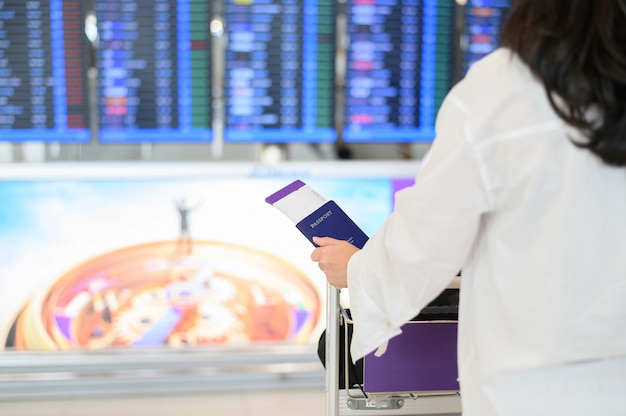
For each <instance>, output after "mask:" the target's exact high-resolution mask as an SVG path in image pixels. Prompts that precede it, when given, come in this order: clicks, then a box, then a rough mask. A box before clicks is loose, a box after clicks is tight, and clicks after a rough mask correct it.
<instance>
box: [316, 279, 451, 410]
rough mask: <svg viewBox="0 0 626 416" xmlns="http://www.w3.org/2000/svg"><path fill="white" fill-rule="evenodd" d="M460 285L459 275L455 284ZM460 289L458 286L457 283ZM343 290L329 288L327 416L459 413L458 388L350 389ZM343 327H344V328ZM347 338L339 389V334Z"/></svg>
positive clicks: (326, 357)
mask: <svg viewBox="0 0 626 416" xmlns="http://www.w3.org/2000/svg"><path fill="white" fill-rule="evenodd" d="M454 285H458V278H457V279H455V281H454V283H453V285H451V287H454ZM456 287H457V288H458V286H456ZM339 298H340V292H339V290H337V289H335V288H334V287H332V286H331V285H327V289H326V356H325V359H326V361H325V362H326V416H342V415H347V416H350V415H354V416H358V415H363V416H366V415H367V416H392V415H444V414H445V415H460V414H461V401H460V394H459V391H458V390H442V391H415V392H397V393H395V392H390V393H380V394H378V393H366V392H364V391H362V390H360V389H354V388H351V386H350V383H349V380H348V374H349V371H348V368H347V367H348V362H349V357H348V351H349V343H348V331H347V325H349V324H352V321H351V318H350V317H349V316H348V315H347V314H346V313H345V311H343V309H342V308H341V306H340V302H339ZM342 327H343V330H342ZM341 336H344V337H345V339H344V341H345V345H346V348H345V356H344V357H343V363H344V364H343V365H345V367H346V368H345V371H344V374H345V378H346V380H345V382H344V386H345V388H340V383H339V366H340V365H341V360H340V357H339V354H340V352H339V351H340V349H339V342H340V337H341Z"/></svg>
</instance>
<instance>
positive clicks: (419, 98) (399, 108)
mask: <svg viewBox="0 0 626 416" xmlns="http://www.w3.org/2000/svg"><path fill="white" fill-rule="evenodd" d="M347 17H348V37H349V40H348V51H347V52H348V53H347V63H346V88H345V108H344V114H345V127H344V131H343V138H344V140H345V141H346V142H422V141H423V142H429V141H432V140H433V139H434V137H435V127H434V125H435V117H436V113H437V111H438V109H439V106H440V105H441V102H442V101H443V98H444V96H445V95H446V93H447V92H448V91H449V89H450V87H451V84H452V78H453V72H454V71H453V56H454V52H453V50H452V45H453V43H454V42H453V37H454V2H453V1H449V2H442V1H437V0H348V2H347Z"/></svg>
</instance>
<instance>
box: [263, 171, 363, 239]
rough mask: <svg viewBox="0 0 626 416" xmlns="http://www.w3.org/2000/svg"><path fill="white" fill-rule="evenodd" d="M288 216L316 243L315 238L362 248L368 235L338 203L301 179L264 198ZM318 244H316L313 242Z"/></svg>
mask: <svg viewBox="0 0 626 416" xmlns="http://www.w3.org/2000/svg"><path fill="white" fill-rule="evenodd" d="M265 202H267V203H269V204H270V205H272V206H274V207H276V208H277V209H279V210H280V211H282V212H283V213H284V214H285V215H286V216H287V217H289V218H290V219H291V220H292V221H293V222H294V223H295V224H296V228H297V229H298V230H300V232H301V233H302V234H303V235H304V236H305V237H306V238H307V239H308V240H309V241H311V243H313V237H332V238H335V239H337V240H344V241H348V242H349V243H351V244H353V245H354V246H356V247H358V248H363V245H365V242H366V241H367V240H368V236H367V235H366V234H365V233H364V232H363V230H361V228H359V226H358V225H357V224H356V223H355V222H354V221H353V220H352V219H351V218H350V217H349V216H348V214H346V213H345V212H344V211H343V210H342V209H341V208H340V207H339V205H337V203H336V202H335V201H332V200H327V199H326V198H324V197H323V196H322V195H321V194H319V193H318V192H317V191H316V190H314V189H313V188H311V187H310V186H309V185H307V184H305V183H304V182H303V181H301V180H296V181H294V182H292V183H290V184H289V185H287V186H285V187H284V188H282V189H280V190H278V191H276V192H275V193H273V194H272V195H270V196H268V197H267V198H265ZM313 245H315V243H313Z"/></svg>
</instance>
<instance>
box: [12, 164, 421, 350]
mask: <svg viewBox="0 0 626 416" xmlns="http://www.w3.org/2000/svg"><path fill="white" fill-rule="evenodd" d="M348 165H349V164H347V165H346V166H345V169H343V168H340V169H337V167H332V166H331V167H330V168H329V167H328V166H327V167H323V166H317V165H314V166H300V167H297V168H294V167H290V168H285V167H279V168H276V169H273V170H267V169H265V168H259V167H255V166H252V165H236V166H232V165H219V164H218V165H216V166H213V167H211V168H206V167H193V166H189V167H184V166H177V165H170V166H150V167H142V166H131V167H128V166H115V165H113V166H109V165H105V166H91V165H86V166H85V165H80V166H76V167H74V166H72V167H67V166H61V167H54V166H52V167H47V166H46V167H40V168H30V169H28V168H23V169H17V170H15V169H8V170H4V171H0V199H1V200H2V201H3V204H2V205H0V229H1V230H2V233H0V343H1V345H2V346H3V347H4V348H6V349H17V350H59V349H60V350H66V349H106V348H150V347H172V348H177V347H188V346H202V345H214V344H219V345H247V344H255V343H268V342H274V343H276V342H277V343H313V342H317V339H318V337H319V335H320V333H321V331H322V330H323V328H324V325H325V318H324V307H325V304H324V296H325V288H326V281H325V279H324V277H323V275H322V274H321V272H320V271H319V269H318V268H317V265H316V264H315V263H313V262H312V261H311V260H310V254H311V251H312V249H313V246H312V245H311V243H310V242H309V241H308V240H307V239H306V238H304V236H302V235H301V234H300V233H299V232H298V230H297V229H296V228H295V226H294V225H293V223H292V222H291V221H290V220H289V219H288V218H286V217H285V216H284V215H282V213H280V212H279V211H278V210H276V209H275V208H273V207H272V206H271V205H269V204H267V203H265V201H264V199H265V197H267V196H268V195H270V194H271V193H273V192H274V191H276V190H277V189H279V188H281V187H283V186H284V185H285V184H287V183H289V182H290V181H292V180H294V179H298V178H302V177H306V181H307V183H310V184H311V185H312V186H314V187H315V188H316V189H318V190H319V192H321V193H323V194H324V195H326V196H327V198H328V199H333V200H335V201H336V202H337V203H338V204H339V205H341V206H342V208H343V209H344V210H345V211H346V212H347V213H348V214H349V215H351V216H352V217H353V218H354V220H355V222H357V223H358V224H359V225H360V226H361V227H362V228H363V230H364V231H365V232H366V233H368V234H369V233H373V232H375V231H376V229H377V228H378V227H379V226H380V224H382V222H383V221H384V218H385V217H386V216H387V215H388V214H389V213H390V212H391V209H392V204H393V192H394V186H397V184H398V183H403V182H402V181H405V182H406V181H407V177H408V178H410V176H409V175H410V173H409V172H413V173H414V172H415V166H414V165H413V166H407V165H406V164H401V165H400V166H398V167H396V168H395V169H394V167H393V166H392V167H389V166H387V167H385V169H383V170H382V172H383V173H376V169H373V170H372V169H371V168H370V169H366V170H361V169H360V168H358V169H356V170H355V171H353V172H350V167H349V166H348ZM394 171H397V173H394V174H392V172H394ZM317 172H319V173H317ZM355 172H356V174H355ZM359 172H360V173H359ZM364 172H368V173H367V175H362V173H364ZM411 174H412V173H411Z"/></svg>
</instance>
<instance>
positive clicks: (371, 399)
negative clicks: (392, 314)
mask: <svg viewBox="0 0 626 416" xmlns="http://www.w3.org/2000/svg"><path fill="white" fill-rule="evenodd" d="M458 292H459V277H456V278H455V280H454V281H453V282H452V283H451V284H450V285H449V286H448V288H447V289H446V290H444V292H442V294H441V295H440V296H439V297H438V298H436V299H435V300H434V301H433V302H431V303H430V304H429V305H428V306H427V307H426V308H424V310H422V312H421V313H420V314H419V315H418V316H417V317H415V318H414V319H412V320H411V321H409V322H407V323H406V324H405V325H404V326H403V327H402V334H400V335H399V336H397V337H395V338H392V339H391V340H390V341H389V344H388V346H387V351H386V352H385V353H384V354H383V355H381V356H380V357H376V356H375V355H374V354H373V353H372V354H368V355H367V356H366V357H364V358H363V380H362V382H363V384H362V385H357V386H355V385H354V383H351V382H350V381H349V370H348V365H349V362H350V357H349V345H350V344H349V338H348V334H349V332H348V329H349V326H350V325H352V320H351V317H350V315H349V311H346V310H344V309H343V308H342V307H341V306H340V303H339V291H338V290H337V289H335V288H334V287H332V286H330V285H327V293H326V294H327V297H326V299H327V300H326V321H327V322H326V324H327V325H326V340H325V342H326V344H325V348H326V351H325V360H326V361H325V366H326V416H344V415H347V416H349V415H355V416H357V415H363V416H366V415H368V416H392V415H444V414H445V415H460V414H461V399H460V392H459V384H458V371H457V364H456V351H457V350H456V340H457V335H456V331H457V319H456V317H457V316H458ZM340 337H343V341H344V342H345V348H344V354H343V356H340V348H339V343H340ZM340 365H343V366H345V368H344V371H343V373H344V377H345V379H344V380H342V381H343V388H342V387H341V386H340V380H339V373H340V372H339V366H340Z"/></svg>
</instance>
